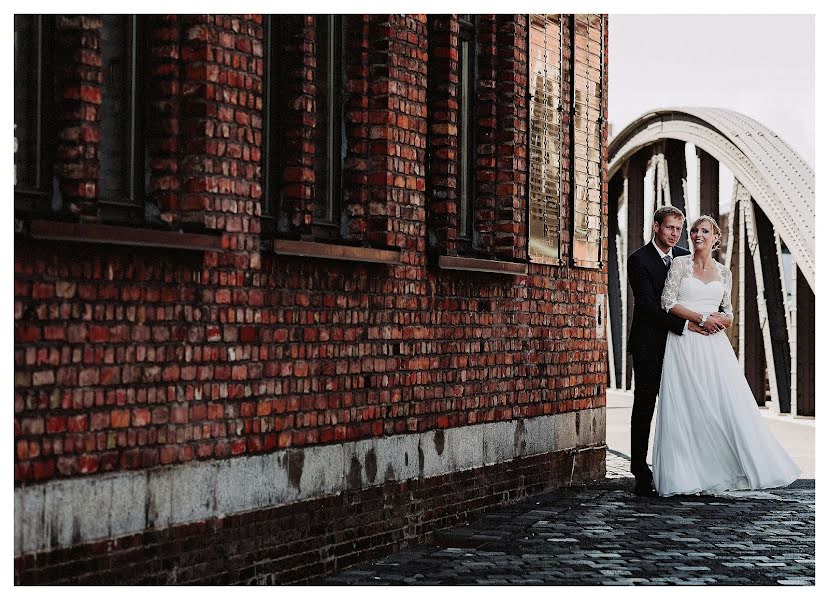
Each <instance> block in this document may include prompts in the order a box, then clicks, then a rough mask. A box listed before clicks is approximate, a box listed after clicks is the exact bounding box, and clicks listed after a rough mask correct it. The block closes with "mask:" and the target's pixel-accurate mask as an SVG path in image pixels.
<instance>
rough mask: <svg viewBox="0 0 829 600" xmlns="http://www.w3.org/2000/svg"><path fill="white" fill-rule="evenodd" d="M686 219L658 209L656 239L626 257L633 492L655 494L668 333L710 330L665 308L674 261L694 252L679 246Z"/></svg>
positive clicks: (668, 209)
mask: <svg viewBox="0 0 829 600" xmlns="http://www.w3.org/2000/svg"><path fill="white" fill-rule="evenodd" d="M684 222H685V215H684V214H683V213H682V211H681V210H679V209H678V208H676V207H674V206H664V207H662V208H660V209H659V210H657V211H656V212H655V213H654V214H653V239H652V240H651V241H650V242H649V243H647V244H645V245H644V246H642V247H641V248H639V249H638V250H637V251H636V252H634V253H633V254H631V255H630V257H628V263H627V271H628V281H629V282H630V287H631V288H632V289H633V299H634V302H633V324H632V325H631V328H630V337H629V338H628V352H631V353H632V354H633V371H634V374H635V380H634V381H635V389H634V391H633V413H632V414H631V418H630V470H631V472H632V473H633V476H634V477H635V478H636V487H634V489H633V491H634V493H635V494H636V495H638V496H656V495H657V493H656V489H655V488H654V485H653V474H652V473H651V470H650V468H649V467H648V464H647V462H646V457H647V455H648V436H649V435H650V430H651V420H652V419H653V411H654V408H655V406H656V394H657V393H658V392H659V380H660V379H661V378H662V360H663V358H664V357H665V342H666V340H667V339H668V332H669V331H673V332H674V333H676V334H677V335H682V334H683V333H684V332H685V331H686V330H690V331H694V332H697V333H702V334H707V332H706V331H705V330H704V329H702V328H701V327H700V326H699V325H698V324H696V323H691V322H688V321H686V320H685V319H682V318H680V317H677V316H676V315H672V314H669V313H667V312H665V311H664V310H662V306H661V302H660V301H661V298H662V288H664V287H665V278H666V277H667V276H668V269H669V268H670V266H671V261H672V260H673V259H674V258H676V257H677V256H685V255H687V254H690V252H689V251H688V250H687V249H685V248H680V247H677V246H676V243H677V242H678V241H679V236H680V234H681V233H682V226H683V223H684Z"/></svg>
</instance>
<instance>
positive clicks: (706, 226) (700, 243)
mask: <svg viewBox="0 0 829 600" xmlns="http://www.w3.org/2000/svg"><path fill="white" fill-rule="evenodd" d="M690 234H691V246H692V247H693V248H694V250H695V251H696V250H708V251H709V252H710V251H711V248H713V247H714V242H716V241H717V240H718V239H719V237H720V236H718V235H717V234H716V233H715V232H714V228H713V227H712V225H711V222H710V221H709V220H708V219H702V220H701V221H698V222H697V223H696V224H695V225H694V226H693V227H691V231H690Z"/></svg>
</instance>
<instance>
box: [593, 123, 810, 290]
mask: <svg viewBox="0 0 829 600" xmlns="http://www.w3.org/2000/svg"><path fill="white" fill-rule="evenodd" d="M669 139H676V140H681V141H684V142H690V143H692V144H694V146H696V147H697V148H701V149H702V150H704V151H705V152H707V153H708V154H710V155H711V156H713V157H714V158H715V159H716V160H718V161H720V162H721V163H723V164H724V165H725V166H726V167H728V169H729V170H730V171H731V172H732V173H733V174H734V177H735V178H736V179H737V180H738V181H739V182H740V183H741V184H742V185H743V186H744V187H745V188H746V189H747V190H748V192H749V193H750V194H751V197H752V198H753V199H754V200H755V202H757V204H758V206H759V207H760V208H761V210H762V211H763V212H764V213H765V214H766V216H767V217H768V218H769V220H770V221H771V223H772V225H773V226H774V229H775V231H777V232H778V234H779V235H780V237H781V238H782V240H783V242H784V243H785V244H786V246H787V247H788V248H789V250H790V252H791V253H792V255H793V257H794V259H795V260H796V261H797V264H798V266H799V267H800V268H801V270H802V271H803V276H804V277H805V278H806V280H807V281H808V283H809V285H810V286H811V288H812V290H813V291H814V289H815V175H814V171H813V169H812V168H811V167H810V166H809V165H808V163H806V161H804V160H803V159H802V158H801V157H800V156H799V155H798V154H797V152H795V151H794V150H793V149H792V148H791V147H790V146H789V145H788V144H786V143H785V142H784V141H783V140H782V139H780V138H779V137H778V136H777V135H776V134H775V133H774V132H773V131H771V130H770V129H768V128H767V127H765V126H763V125H762V124H760V123H758V122H757V121H755V120H754V119H752V118H750V117H747V116H746V115H743V114H741V113H738V112H736V111H732V110H728V109H721V108H666V109H660V110H657V111H651V112H648V113H646V114H644V115H642V116H641V117H639V118H638V119H636V120H635V121H633V122H632V123H631V124H630V125H628V126H627V127H625V129H624V130H622V131H621V132H620V133H619V135H617V136H616V137H615V138H614V139H613V141H611V143H610V147H609V149H608V155H609V157H610V161H609V166H608V178H613V176H614V175H615V174H616V172H617V171H618V170H619V168H620V167H621V166H622V165H624V164H625V163H626V162H627V161H628V159H629V158H630V157H631V156H633V154H634V153H635V152H637V151H638V150H640V149H641V148H644V147H646V146H650V145H652V144H655V143H657V142H660V141H662V140H669Z"/></svg>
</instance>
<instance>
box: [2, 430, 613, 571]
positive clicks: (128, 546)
mask: <svg viewBox="0 0 829 600" xmlns="http://www.w3.org/2000/svg"><path fill="white" fill-rule="evenodd" d="M604 474H605V448H604V447H603V446H597V447H588V448H582V449H580V451H572V450H562V451H556V452H550V453H545V454H537V455H534V456H529V457H522V458H517V459H514V460H510V461H507V462H502V463H499V464H495V465H491V466H483V467H479V468H474V469H469V470H466V471H460V472H454V473H449V474H445V475H440V476H435V477H426V478H418V479H409V480H406V481H391V482H387V483H384V484H382V485H378V486H374V487H369V488H365V489H359V490H354V491H343V492H342V493H339V494H336V495H331V496H327V497H324V498H319V499H313V500H307V501H303V502H295V503H292V504H288V505H284V506H279V507H277V508H269V509H264V510H255V511H250V512H244V513H240V514H235V515H231V516H225V517H213V518H209V519H205V520H202V521H197V522H193V523H188V524H186V525H179V526H174V527H169V528H165V529H158V530H148V531H143V532H141V533H137V534H133V535H127V536H124V537H120V538H117V539H112V540H105V541H99V542H92V543H86V544H79V545H76V546H72V547H69V548H65V549H59V550H52V551H47V552H41V553H29V554H23V555H21V556H17V557H15V561H14V580H15V584H17V585H19V584H23V585H28V584H67V583H68V584H183V583H188V584H231V583H247V584H250V583H253V584H282V583H302V582H313V581H314V580H316V579H318V578H321V577H324V576H326V575H329V574H331V573H333V572H335V571H339V570H341V569H344V568H346V567H349V566H351V565H354V564H357V563H360V562H364V561H367V560H372V559H375V558H379V557H381V556H384V555H386V554H389V553H391V552H394V551H396V550H399V549H400V548H402V547H405V546H409V545H415V544H421V543H424V542H428V541H429V540H430V539H431V538H432V536H433V535H434V533H435V532H436V531H438V530H441V529H445V528H448V527H452V526H455V525H458V524H461V523H463V522H465V521H468V520H470V519H473V518H475V517H476V516H477V515H479V514H480V513H481V512H483V511H485V510H487V509H489V508H492V507H496V506H501V505H504V504H509V503H512V502H515V501H516V500H518V499H520V498H523V497H525V496H527V495H531V494H536V493H540V492H543V491H545V490H549V489H552V488H556V487H562V486H568V485H573V484H579V483H585V482H588V481H592V480H595V479H600V478H603V477H604Z"/></svg>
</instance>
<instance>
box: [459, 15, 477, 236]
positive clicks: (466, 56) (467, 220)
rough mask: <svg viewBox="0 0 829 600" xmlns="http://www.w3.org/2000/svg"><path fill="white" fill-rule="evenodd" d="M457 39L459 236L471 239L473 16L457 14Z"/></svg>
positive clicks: (473, 95) (473, 160)
mask: <svg viewBox="0 0 829 600" xmlns="http://www.w3.org/2000/svg"><path fill="white" fill-rule="evenodd" d="M459 21H460V30H459V38H458V44H459V47H458V167H457V168H458V234H457V235H458V237H459V238H462V239H466V240H471V239H472V232H473V214H474V208H473V199H474V190H475V183H474V182H475V164H476V159H475V155H476V152H475V126H474V123H475V87H476V86H475V83H476V76H477V73H476V71H477V70H476V64H475V63H476V54H477V53H476V39H475V20H474V15H460V19H459Z"/></svg>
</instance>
